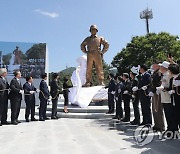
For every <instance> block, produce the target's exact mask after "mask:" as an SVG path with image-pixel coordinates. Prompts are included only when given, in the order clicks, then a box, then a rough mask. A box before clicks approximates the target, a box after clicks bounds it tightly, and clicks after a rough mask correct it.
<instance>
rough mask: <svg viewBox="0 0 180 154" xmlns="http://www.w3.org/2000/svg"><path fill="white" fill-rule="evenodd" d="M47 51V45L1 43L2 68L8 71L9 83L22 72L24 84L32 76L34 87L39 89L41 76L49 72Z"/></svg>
mask: <svg viewBox="0 0 180 154" xmlns="http://www.w3.org/2000/svg"><path fill="white" fill-rule="evenodd" d="M46 49H47V47H46V43H27V42H0V68H6V69H7V71H8V76H7V79H8V82H9V83H10V81H11V79H12V78H13V77H14V75H13V72H14V71H15V70H20V72H21V74H22V79H21V83H22V84H24V83H25V82H26V81H25V77H26V76H27V75H31V76H32V77H33V83H34V86H35V87H36V88H39V83H40V80H41V74H42V73H44V72H46V71H45V70H47V68H46V64H47V61H46V59H47V56H46V54H47V52H46ZM46 73H48V72H46ZM36 98H38V97H36ZM36 100H37V102H38V103H39V100H38V99H36ZM23 106H24V105H23Z"/></svg>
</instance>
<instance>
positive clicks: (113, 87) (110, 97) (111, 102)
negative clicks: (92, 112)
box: [106, 73, 116, 114]
mask: <svg viewBox="0 0 180 154" xmlns="http://www.w3.org/2000/svg"><path fill="white" fill-rule="evenodd" d="M109 80H110V81H109V85H108V86H107V87H106V88H108V107H109V111H108V112H107V113H106V114H113V113H114V94H115V90H116V83H115V80H114V74H112V73H110V74H109Z"/></svg>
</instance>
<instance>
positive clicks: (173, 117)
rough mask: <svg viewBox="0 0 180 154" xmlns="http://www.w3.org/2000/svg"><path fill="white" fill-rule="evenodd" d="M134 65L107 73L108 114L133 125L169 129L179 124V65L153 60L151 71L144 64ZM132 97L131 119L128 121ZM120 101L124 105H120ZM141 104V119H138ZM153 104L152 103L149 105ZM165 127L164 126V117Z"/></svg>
mask: <svg viewBox="0 0 180 154" xmlns="http://www.w3.org/2000/svg"><path fill="white" fill-rule="evenodd" d="M134 68H135V67H133V68H132V69H131V71H130V72H129V73H123V75H122V76H118V75H117V76H114V75H113V74H112V73H110V74H109V79H110V81H109V85H108V88H109V89H108V106H109V111H108V112H107V114H113V113H114V110H115V107H114V104H116V114H115V116H114V117H113V119H119V120H120V121H122V122H130V123H131V124H132V125H149V126H152V124H153V123H152V118H153V121H154V125H153V126H152V128H153V130H154V131H160V132H163V131H165V130H166V131H171V132H172V133H176V131H178V130H179V128H180V68H179V65H178V64H176V63H175V62H173V61H171V62H169V61H164V62H162V63H159V62H157V61H156V62H154V63H153V64H152V70H153V71H152V72H150V71H148V68H147V66H146V65H144V64H143V65H140V67H139V70H138V69H134ZM131 100H132V105H133V110H134V120H133V121H130V115H131V114H130V102H131ZM122 102H123V104H124V106H123V107H122ZM139 104H140V105H141V113H142V121H141V119H140V109H139ZM151 104H152V105H151ZM152 115H153V117H152ZM164 117H165V119H166V123H167V129H166V128H165V120H164Z"/></svg>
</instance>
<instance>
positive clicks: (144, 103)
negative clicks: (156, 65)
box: [138, 65, 152, 125]
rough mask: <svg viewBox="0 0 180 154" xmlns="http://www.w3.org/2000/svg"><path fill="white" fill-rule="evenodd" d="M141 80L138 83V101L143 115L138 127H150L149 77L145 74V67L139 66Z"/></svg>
mask: <svg viewBox="0 0 180 154" xmlns="http://www.w3.org/2000/svg"><path fill="white" fill-rule="evenodd" d="M140 73H141V79H140V81H139V85H138V89H139V99H140V102H141V109H142V115H143V122H142V123H141V124H140V125H147V124H148V125H152V115H151V97H149V96H148V94H149V91H150V81H151V75H150V74H149V73H148V72H147V66H146V65H141V66H140Z"/></svg>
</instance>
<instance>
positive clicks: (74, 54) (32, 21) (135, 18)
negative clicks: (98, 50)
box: [0, 0, 180, 72]
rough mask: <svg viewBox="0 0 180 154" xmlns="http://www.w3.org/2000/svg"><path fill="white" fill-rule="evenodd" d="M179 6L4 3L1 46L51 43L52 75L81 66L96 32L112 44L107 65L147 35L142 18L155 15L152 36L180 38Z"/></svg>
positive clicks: (0, 2)
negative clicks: (85, 42)
mask: <svg viewBox="0 0 180 154" xmlns="http://www.w3.org/2000/svg"><path fill="white" fill-rule="evenodd" d="M179 6H180V1H179V0H171V1H170V0H0V41H12V42H37V43H40V42H42V43H47V46H48V52H49V56H48V57H49V71H50V72H58V71H60V70H63V69H65V68H66V67H74V66H77V62H76V59H77V58H78V57H80V56H81V55H82V54H83V53H82V51H81V50H80V44H81V42H82V41H83V40H84V39H85V38H86V37H87V36H89V35H90V33H89V27H90V25H92V24H96V25H97V26H98V29H99V32H98V35H100V36H103V37H104V38H105V39H106V40H107V41H108V42H109V44H110V48H109V50H108V51H107V53H106V54H105V55H104V60H105V61H106V62H107V63H108V64H110V63H111V61H112V60H113V57H114V56H115V55H116V54H117V53H118V52H120V51H121V50H122V48H124V47H126V44H127V43H128V42H130V40H131V38H132V37H133V36H137V35H138V36H139V35H145V34H146V26H145V21H144V20H142V19H140V17H139V16H140V12H141V11H143V10H145V9H146V8H147V7H148V8H149V9H152V11H153V19H152V20H150V32H155V33H159V32H162V31H165V32H169V33H170V34H172V35H179V36H180V20H179V15H180V9H179Z"/></svg>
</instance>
